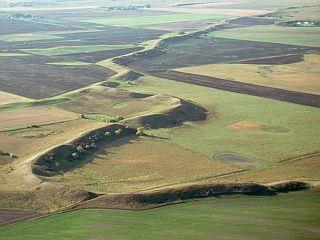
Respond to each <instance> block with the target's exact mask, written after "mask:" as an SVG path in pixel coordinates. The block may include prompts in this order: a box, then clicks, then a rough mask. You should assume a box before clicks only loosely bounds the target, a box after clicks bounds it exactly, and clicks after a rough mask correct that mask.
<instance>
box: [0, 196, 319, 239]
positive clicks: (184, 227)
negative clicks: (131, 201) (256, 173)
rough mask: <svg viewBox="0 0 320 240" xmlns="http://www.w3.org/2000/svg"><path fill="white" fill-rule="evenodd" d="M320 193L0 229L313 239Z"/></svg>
mask: <svg viewBox="0 0 320 240" xmlns="http://www.w3.org/2000/svg"><path fill="white" fill-rule="evenodd" d="M319 197H320V193H319V192H311V193H307V192H300V193H291V194H280V195H278V196H274V197H258V196H234V197H222V198H210V199H206V200H199V201H194V202H189V203H185V204H179V205H172V206H168V207H162V208H157V209H153V210H147V211H140V212H139V211H138V212H137V211H122V210H107V209H104V210H102V209H95V210H79V211H73V212H68V213H63V214H57V215H52V216H49V217H45V218H40V219H36V220H30V221H26V222H23V223H19V224H15V225H12V226H7V227H3V228H1V230H0V238H1V239H3V240H8V239H10V240H14V239H16V240H18V239H21V240H22V239H23V240H26V239H41V240H42V239H43V236H45V239H47V240H51V239H54V240H55V239H137V240H142V239H183V240H188V239H189V240H191V239H243V240H244V239H245V240H247V239H318V237H319V235H318V232H319V224H320V219H319V214H320V210H319V209H320V202H319Z"/></svg>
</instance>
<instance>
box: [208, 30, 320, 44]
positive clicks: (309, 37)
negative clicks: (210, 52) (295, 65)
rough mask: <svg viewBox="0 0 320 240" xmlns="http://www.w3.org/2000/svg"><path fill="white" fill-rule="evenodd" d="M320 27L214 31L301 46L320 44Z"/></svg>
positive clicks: (241, 38) (219, 35) (245, 38)
mask: <svg viewBox="0 0 320 240" xmlns="http://www.w3.org/2000/svg"><path fill="white" fill-rule="evenodd" d="M319 32H320V27H309V28H308V27H280V26H254V27H246V28H236V29H225V30H221V31H218V32H214V33H213V36H215V37H224V38H231V39H238V40H250V41H261V42H272V43H284V44H293V45H301V46H310V47H319V46H320V37H319V36H320V35H319Z"/></svg>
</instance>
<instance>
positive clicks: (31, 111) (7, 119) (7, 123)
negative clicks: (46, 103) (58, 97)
mask: <svg viewBox="0 0 320 240" xmlns="http://www.w3.org/2000/svg"><path fill="white" fill-rule="evenodd" d="M76 118H78V116H77V115H76V114H74V113H70V112H67V111H65V110H61V109H58V108H54V107H50V108H48V107H31V108H24V109H19V110H12V111H2V112H1V114H0V129H5V128H9V127H15V126H31V125H41V124H48V123H53V122H59V121H67V120H73V119H76Z"/></svg>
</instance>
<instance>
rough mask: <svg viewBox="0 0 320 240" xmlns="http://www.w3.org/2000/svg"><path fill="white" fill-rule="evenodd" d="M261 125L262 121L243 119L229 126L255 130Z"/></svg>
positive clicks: (235, 128) (237, 128) (234, 128)
mask: <svg viewBox="0 0 320 240" xmlns="http://www.w3.org/2000/svg"><path fill="white" fill-rule="evenodd" d="M259 126H261V123H260V122H257V121H241V122H237V123H234V124H231V125H229V126H228V128H230V129H233V130H254V129H257V128H258V127H259Z"/></svg>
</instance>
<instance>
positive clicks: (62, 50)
mask: <svg viewBox="0 0 320 240" xmlns="http://www.w3.org/2000/svg"><path fill="white" fill-rule="evenodd" d="M133 47H135V46H134V45H132V44H126V45H81V46H61V47H58V48H39V49H25V50H23V51H25V52H28V53H32V54H37V55H43V56H57V55H65V54H74V53H90V52H98V51H107V50H119V49H129V48H133Z"/></svg>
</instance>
